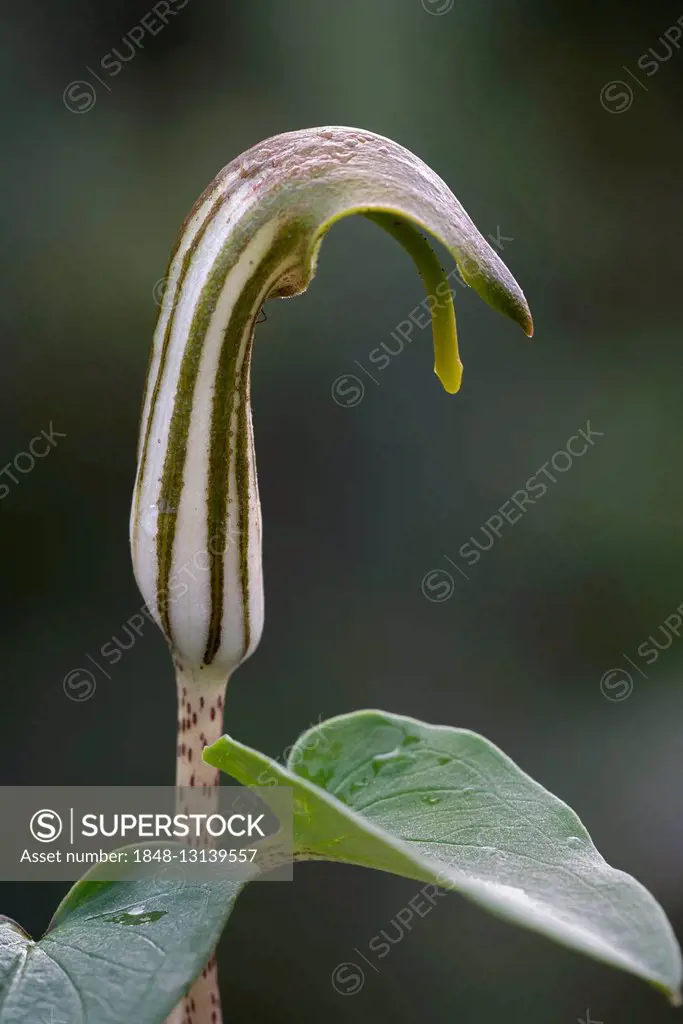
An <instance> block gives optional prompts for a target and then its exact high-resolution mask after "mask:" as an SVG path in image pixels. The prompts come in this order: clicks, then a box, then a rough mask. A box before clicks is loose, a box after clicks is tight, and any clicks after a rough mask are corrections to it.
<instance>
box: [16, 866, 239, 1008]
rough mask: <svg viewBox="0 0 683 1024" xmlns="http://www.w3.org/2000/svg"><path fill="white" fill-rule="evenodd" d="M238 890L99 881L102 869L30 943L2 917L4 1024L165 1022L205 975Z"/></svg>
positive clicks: (228, 884)
mask: <svg viewBox="0 0 683 1024" xmlns="http://www.w3.org/2000/svg"><path fill="white" fill-rule="evenodd" d="M241 888H242V883H240V882H235V881H220V882H217V881H211V882H204V883H196V882H195V883H191V882H178V881H174V882H170V881H157V880H154V881H149V880H145V881H138V882H101V881H98V880H97V869H94V870H93V871H92V872H89V873H88V874H87V875H86V876H84V878H83V879H81V881H80V882H78V883H77V884H76V885H75V886H74V888H73V889H72V890H71V892H70V893H69V894H68V895H67V897H66V899H65V900H64V901H63V903H62V904H61V905H60V907H59V909H58V910H57V913H56V914H55V917H54V919H53V921H52V924H51V925H50V928H49V930H48V932H47V934H46V935H45V936H44V937H43V938H42V939H41V940H40V942H34V941H33V940H32V939H30V938H29V937H28V936H27V935H26V934H25V933H24V932H23V931H22V930H21V928H20V927H19V926H18V925H17V924H15V923H14V922H13V921H10V920H9V919H7V918H0V1021H1V1022H2V1024H122V1022H124V1021H125V1022H128V1021H135V1024H160V1022H161V1021H163V1020H165V1018H166V1017H167V1016H168V1014H169V1013H170V1012H171V1010H172V1009H173V1007H174V1006H175V1005H176V1003H177V1002H178V1000H179V999H180V998H181V997H182V995H183V994H184V993H185V991H186V990H187V989H188V988H189V986H190V983H191V982H192V981H193V980H194V978H195V977H196V976H197V975H198V974H199V973H200V971H201V970H202V968H203V967H204V965H205V964H206V962H207V961H208V959H209V958H210V956H211V954H212V953H213V950H214V948H215V946H216V943H217V942H218V939H219V937H220V933H221V931H222V929H223V926H224V924H225V921H226V919H227V918H228V917H229V915H230V913H231V911H232V908H233V905H234V902H235V900H236V898H237V895H238V894H239V892H240V889H241Z"/></svg>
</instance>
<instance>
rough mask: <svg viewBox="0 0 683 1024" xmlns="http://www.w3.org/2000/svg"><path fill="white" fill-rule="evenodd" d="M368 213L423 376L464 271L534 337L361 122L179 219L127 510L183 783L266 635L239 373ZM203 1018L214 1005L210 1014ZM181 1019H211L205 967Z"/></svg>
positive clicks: (446, 349)
mask: <svg viewBox="0 0 683 1024" xmlns="http://www.w3.org/2000/svg"><path fill="white" fill-rule="evenodd" d="M355 213H358V214H363V215H364V216H366V217H368V218H370V219H371V220H372V221H374V222H375V223H376V224H378V225H380V226H381V227H383V228H385V229H386V230H387V231H388V232H389V233H390V234H392V235H393V236H394V237H395V238H396V239H398V241H400V242H401V244H402V245H403V246H404V248H405V249H406V250H407V251H408V253H409V254H410V255H411V256H412V258H413V259H414V261H415V263H416V265H417V269H418V271H419V273H420V275H421V277H422V279H423V281H424V284H425V287H426V290H427V293H428V295H429V296H430V297H431V300H432V301H430V302H428V305H429V306H430V309H431V313H432V333H433V337H434V354H435V371H436V373H437V374H438V376H439V379H440V380H441V382H442V384H443V386H444V387H445V389H446V390H447V391H449V392H454V391H457V390H458V387H459V386H460V378H461V372H462V367H461V364H460V359H459V356H458V346H457V336H456V329H455V314H454V310H453V302H452V297H451V292H450V287H449V283H448V279H447V277H446V275H445V273H444V271H443V270H442V268H441V264H440V262H439V260H438V259H437V258H436V256H435V255H434V253H433V251H432V249H431V247H430V245H429V243H428V242H427V240H426V238H425V235H429V236H432V237H433V238H435V239H436V240H437V241H439V242H441V243H442V244H443V245H444V246H445V247H446V248H447V249H448V250H450V252H451V253H452V254H453V256H454V258H455V261H456V263H457V265H458V269H459V271H460V274H461V276H462V277H463V279H464V280H465V282H466V283H467V284H469V285H470V286H471V287H472V288H473V289H474V290H475V291H476V292H478V293H479V295H480V296H481V297H482V298H484V299H485V300H486V301H487V302H488V303H489V304H490V305H491V306H493V307H494V308H495V309H498V310H499V311H500V312H502V313H505V314H507V315H508V316H510V317H512V319H513V320H515V321H517V323H518V324H519V325H520V326H521V327H522V328H523V330H524V331H526V333H527V334H531V333H532V330H533V328H532V321H531V315H530V313H529V308H528V306H527V303H526V300H525V298H524V295H523V294H522V291H521V290H520V288H519V286H518V285H517V283H516V281H515V280H514V278H513V277H512V276H511V274H510V273H509V271H508V270H507V268H506V267H505V265H504V264H503V263H502V262H501V260H500V258H499V257H498V256H497V254H496V253H495V252H494V250H493V249H492V248H491V246H490V245H489V244H488V242H486V241H485V239H484V238H483V237H482V236H481V234H480V233H479V232H478V231H477V229H476V228H475V226H474V224H473V223H472V221H471V220H470V218H469V217H468V216H467V214H466V213H465V211H464V210H463V208H462V206H461V205H460V203H459V202H458V200H457V199H456V198H455V196H454V195H453V194H452V192H451V191H450V189H449V188H448V186H447V185H446V184H445V183H444V182H443V181H442V180H441V178H440V177H439V176H438V175H437V174H435V173H434V171H432V170H431V169H430V168H429V167H427V165H426V164H424V163H423V162H422V161H421V160H420V159H418V157H416V156H414V155H413V154H412V153H410V152H409V151H408V150H407V149H404V148H403V146H400V145H398V143H396V142H392V141H391V140H390V139H386V138H383V137H382V136H380V135H375V134H373V133H372V132H367V131H361V130H359V129H356V128H312V129H308V130H305V131H298V132H288V133H287V134H284V135H278V136H276V137H274V138H272V139H267V140H266V141H265V142H261V143H259V144H258V145H257V146H254V147H253V148H252V149H250V150H248V152H246V153H244V154H243V155H242V156H240V157H238V158H237V159H236V160H233V162H232V163H230V164H228V166H227V167H225V168H224V169H223V170H222V171H220V173H219V174H218V175H217V176H216V178H215V179H214V180H213V181H212V182H211V184H210V185H209V187H208V188H207V189H206V191H205V192H204V193H203V195H202V196H201V197H200V198H199V200H198V201H197V203H196V204H195V206H194V208H193V209H192V211H191V212H190V215H189V217H188V218H187V220H186V221H185V224H184V225H183V227H182V229H181V232H180V235H179V237H178V240H177V242H176V245H175V248H174V251H173V254H172V256H171V260H170V263H169V267H168V272H167V278H166V287H165V291H164V296H163V302H162V306H161V312H160V315H159V321H158V324H157V328H156V333H155V336H154V347H153V350H152V357H151V362H150V367H149V374H148V379H147V387H146V392H145V398H144V406H143V413H142V427H141V433H140V444H139V452H138V457H139V460H138V472H137V479H136V483H135V494H134V499H133V509H132V515H131V547H132V555H133V566H134V570H135V575H136V578H137V581H138V584H139V587H140V590H141V591H142V594H143V595H144V598H145V601H146V603H147V606H148V608H149V611H150V613H151V614H152V615H153V617H154V618H155V619H156V621H157V623H158V624H159V626H160V627H161V629H162V630H163V632H164V634H165V636H166V639H167V640H168V643H169V645H170V648H171V651H172V653H173V658H174V662H175V665H176V670H177V679H178V692H179V717H178V730H179V736H178V772H177V780H178V784H179V785H181V786H188V785H189V786H195V785H202V786H206V785H212V784H213V783H215V782H216V781H217V774H216V772H215V771H214V770H213V769H211V768H209V766H208V765H206V764H204V763H203V762H202V760H201V751H202V747H203V746H205V745H207V744H209V743H212V742H213V741H214V740H216V739H217V738H218V736H219V735H220V732H221V723H222V709H223V699H224V692H225V686H226V684H227V681H228V678H229V676H230V675H231V673H232V672H233V671H234V669H235V668H237V666H238V665H239V664H240V663H241V662H242V661H244V660H245V658H247V657H249V655H250V654H251V653H252V652H253V651H254V649H255V648H256V646H257V644H258V642H259V639H260V637H261V632H262V629H263V604H264V602H263V576H262V566H261V509H260V504H259V496H258V487H257V480H256V462H255V457H254V439H253V431H252V423H251V408H250V392H249V373H250V364H251V349H252V342H253V337H254V326H255V324H256V321H257V318H258V315H259V312H260V311H261V309H262V307H263V303H264V302H265V301H266V299H271V298H275V297H280V298H285V297H288V296H292V295H298V294H299V293H300V292H303V291H305V289H306V288H307V287H308V285H309V283H310V281H311V280H312V278H313V276H314V274H315V268H316V262H317V258H318V251H319V249H320V244H321V242H322V239H323V237H324V235H325V234H326V232H327V231H328V229H329V228H330V227H331V226H332V225H333V224H334V223H335V222H336V221H337V220H340V219H341V218H342V217H346V216H349V215H350V214H355ZM212 1015H213V1016H212ZM172 1020H173V1021H174V1024H175V1022H176V1021H178V1022H180V1021H183V1022H184V1024H185V1022H187V1021H190V1022H193V1021H196V1022H201V1024H204V1021H205V1020H206V1021H217V1020H218V996H217V989H216V984H215V976H214V965H213V964H212V965H210V966H209V968H207V970H205V972H204V974H203V976H202V978H201V979H200V980H199V982H198V983H197V985H196V986H195V987H194V988H193V990H192V992H191V994H190V997H188V999H187V1000H186V1001H185V1005H184V1006H183V1007H180V1008H179V1009H178V1010H177V1011H176V1014H175V1015H174V1017H173V1018H172Z"/></svg>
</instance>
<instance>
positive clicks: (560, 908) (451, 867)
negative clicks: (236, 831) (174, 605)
mask: <svg viewBox="0 0 683 1024" xmlns="http://www.w3.org/2000/svg"><path fill="white" fill-rule="evenodd" d="M204 757H205V760H206V761H207V762H208V763H209V764H212V765H214V766H215V767H217V768H220V769H221V770H222V771H225V772H227V773H228V774H229V775H232V776H233V777H234V778H236V779H238V780H239V781H240V782H242V783H244V784H245V785H264V784H265V785H273V784H275V783H277V784H278V785H290V786H292V787H293V789H294V808H295V833H294V835H295V845H296V850H297V854H298V856H299V858H301V859H305V858H307V857H316V858H324V859H326V860H334V861H344V862H346V863H351V864H358V865H362V866H365V867H370V868H378V869H381V870H384V871H389V872H392V873H394V874H398V875H404V876H406V877H409V878H415V879H419V880H420V881H426V882H432V883H436V884H439V885H441V886H442V887H445V888H453V889H456V890H457V891H459V892H461V893H462V894H463V895H466V896H468V897H471V898H472V899H474V900H475V901H476V902H478V903H480V904H481V905H482V906H484V907H485V908H487V909H488V910H490V911H493V912H494V913H496V914H499V915H501V916H504V917H506V918H508V919H509V920H511V921H513V922H516V923H517V924H520V925H524V926H526V927H528V928H531V929H533V930H535V931H538V932H541V933H542V934H544V935H547V936H548V937H550V938H552V939H555V940H557V941H559V942H561V943H564V944H565V945H567V946H570V947H572V948H574V949H577V950H580V951H581V952H583V953H587V954H589V955H591V956H593V957H595V958H596V959H599V960H602V961H604V962H606V963H609V964H612V965H614V966H615V967H620V968H622V969H624V970H627V971H630V972H631V973H633V974H635V975H638V976H639V977H641V978H644V979H645V980H646V981H649V982H650V983H651V984H652V985H654V986H655V987H656V988H658V989H661V990H662V991H664V992H665V993H666V994H667V995H668V996H669V998H670V999H671V1001H672V1002H673V1003H679V1002H680V994H679V993H680V984H681V956H680V951H679V948H678V944H677V942H676V939H675V937H674V935H673V932H672V929H671V927H670V925H669V922H668V920H667V918H666V916H665V914H664V912H663V910H662V908H661V907H660V906H659V904H658V903H657V902H656V900H655V899H654V898H653V897H652V896H651V895H650V894H649V893H648V892H647V890H646V889H644V888H643V886H642V885H640V883H638V882H636V881H635V879H633V878H631V877H630V875H627V874H624V872H622V871H617V870H616V869H614V868H612V867H610V866H609V864H607V863H606V861H605V860H604V859H603V858H602V857H601V856H600V854H599V853H598V851H597V850H596V849H595V847H594V846H593V843H592V842H591V838H590V836H589V835H588V833H587V831H586V829H585V828H584V826H583V825H582V824H581V822H580V821H579V819H578V817H577V816H576V814H574V812H573V811H572V810H571V809H570V808H569V807H567V805H566V804H564V803H563V802H562V801H561V800H559V799H558V798H557V797H555V796H553V795H552V794H551V793H549V792H548V791H547V790H546V789H544V788H543V786H540V785H539V784H538V783H537V782H534V780H533V779H531V778H530V777H529V776H528V775H526V774H525V773H524V772H523V771H521V769H520V768H518V767H517V765H516V764H514V762H513V761H511V760H510V758H508V757H507V756H506V755H505V754H503V753H502V751H500V750H499V749H498V748H497V747H495V746H494V745H493V744H491V743H489V742H488V741H487V740H485V739H483V738H482V737H481V736H477V735H476V734H474V733H472V732H469V731H468V730H464V729H452V728H449V727H445V726H434V725H426V724H424V723H423V722H418V721H416V720H415V719H412V718H404V717H402V716H400V715H389V714H385V713H383V712H379V711H363V712H355V713H353V714H349V715H342V716H340V717H338V718H333V719H331V720H330V721H327V722H323V723H321V724H320V725H318V726H316V727H315V728H314V729H311V730H310V731H308V732H306V733H304V735H303V736H302V737H301V738H300V739H299V741H298V742H297V744H296V746H295V747H294V748H293V750H292V752H291V755H290V758H289V761H288V765H287V767H286V768H285V767H281V766H280V765H278V764H277V763H276V762H274V761H271V760H270V759H269V758H267V757H265V756H264V755H263V754H260V753H258V752H257V751H254V750H251V749H250V748H248V747H245V746H243V745H242V744H240V743H237V742H236V741H235V740H233V739H231V738H230V737H228V736H224V737H222V738H221V739H220V740H218V742H217V743H215V744H213V746H211V747H209V748H207V749H206V750H205V752H204Z"/></svg>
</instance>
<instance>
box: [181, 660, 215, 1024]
mask: <svg viewBox="0 0 683 1024" xmlns="http://www.w3.org/2000/svg"><path fill="white" fill-rule="evenodd" d="M176 676H177V681H178V748H177V762H176V763H177V768H176V785H177V786H178V811H179V813H183V810H184V806H183V796H182V794H183V792H184V790H185V788H188V787H189V788H197V787H201V788H202V791H203V795H204V794H205V797H206V806H203V807H202V813H204V812H205V813H206V814H212V813H213V812H214V811H216V810H217V809H218V790H217V787H218V782H219V773H218V771H217V770H216V769H215V768H212V767H211V766H210V765H208V764H206V763H205V762H204V761H202V750H203V749H204V747H206V746H208V745H209V744H210V743H214V742H215V741H216V740H217V739H218V738H219V737H220V736H221V735H222V733H223V708H224V705H225V691H226V687H227V685H228V681H227V679H226V678H225V677H224V676H218V675H216V676H207V675H206V673H204V672H199V671H193V670H192V669H183V668H182V667H181V666H176ZM192 810H193V811H194V812H197V807H196V806H195V805H193V807H192ZM221 1021H222V1016H221V1004H220V992H219V988H218V973H217V968H216V957H215V955H214V956H212V957H211V959H210V960H209V962H208V964H207V965H206V967H204V969H203V970H202V973H201V975H200V976H199V978H198V979H197V981H196V982H195V983H194V985H193V986H192V988H191V989H190V991H189V992H188V993H187V995H186V996H185V998H184V999H183V1000H182V1001H181V1002H180V1003H179V1004H178V1006H176V1008H175V1010H174V1011H173V1013H172V1014H171V1016H170V1017H168V1018H167V1020H166V1024H221Z"/></svg>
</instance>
